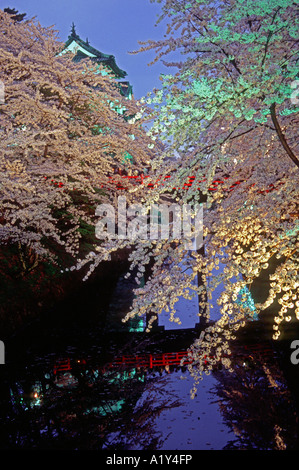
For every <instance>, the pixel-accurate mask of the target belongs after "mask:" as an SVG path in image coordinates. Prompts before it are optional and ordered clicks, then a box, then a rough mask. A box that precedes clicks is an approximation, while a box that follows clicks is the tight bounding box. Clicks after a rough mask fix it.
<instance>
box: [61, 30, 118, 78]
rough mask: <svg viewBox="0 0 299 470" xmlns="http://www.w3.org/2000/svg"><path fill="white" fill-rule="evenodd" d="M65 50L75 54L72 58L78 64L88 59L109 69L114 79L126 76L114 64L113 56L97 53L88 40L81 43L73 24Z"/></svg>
mask: <svg viewBox="0 0 299 470" xmlns="http://www.w3.org/2000/svg"><path fill="white" fill-rule="evenodd" d="M65 50H71V51H72V52H74V51H75V52H76V55H75V57H74V61H75V62H79V61H80V60H81V59H84V58H87V57H88V58H89V59H91V60H94V61H95V62H98V63H102V64H103V65H104V66H107V67H109V68H110V69H111V70H112V72H114V74H115V75H116V78H125V77H126V75H127V72H125V71H124V70H121V69H120V68H119V67H118V65H117V64H116V62H115V57H114V55H112V54H103V52H100V51H98V50H97V49H95V48H94V47H92V46H91V45H90V44H89V42H88V39H86V41H83V39H81V38H80V36H79V35H78V34H77V33H76V30H75V25H74V23H73V24H72V29H71V34H70V35H69V37H68V40H67V41H66V43H65V46H64V51H65Z"/></svg>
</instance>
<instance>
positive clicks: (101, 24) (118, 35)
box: [0, 0, 170, 99]
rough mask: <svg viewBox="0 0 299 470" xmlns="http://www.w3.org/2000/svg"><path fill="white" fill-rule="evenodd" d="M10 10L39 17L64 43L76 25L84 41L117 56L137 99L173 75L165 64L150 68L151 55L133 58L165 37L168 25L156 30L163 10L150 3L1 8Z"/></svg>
mask: <svg viewBox="0 0 299 470" xmlns="http://www.w3.org/2000/svg"><path fill="white" fill-rule="evenodd" d="M6 7H10V8H15V9H16V10H18V11H19V12H20V13H27V17H26V18H32V17H33V16H35V17H36V19H37V20H38V21H39V22H40V23H41V25H42V26H51V25H53V26H54V27H55V29H56V30H57V31H58V32H59V38H60V40H62V41H66V40H67V38H68V35H69V34H70V30H71V25H72V22H74V23H75V26H76V32H77V34H78V35H79V36H80V37H81V38H82V39H83V40H86V38H88V40H89V42H90V44H91V46H93V47H95V48H96V49H98V50H100V51H101V52H103V53H105V54H113V55H114V56H115V58H116V63H117V64H118V66H119V67H120V68H121V69H123V70H125V71H126V72H127V74H128V75H127V77H126V79H127V80H129V81H130V83H131V85H133V93H134V97H135V98H136V99H139V98H141V96H144V95H145V94H146V93H147V92H148V91H150V90H152V89H153V88H154V87H159V84H160V83H161V82H160V80H159V78H158V77H159V75H160V73H169V72H170V69H169V68H166V67H164V66H163V65H162V64H161V63H159V64H155V65H153V66H150V67H149V66H148V63H149V62H150V61H151V60H152V59H153V57H154V53H153V52H151V51H150V52H146V53H140V54H137V55H130V54H129V52H131V51H134V50H137V49H138V48H139V45H138V41H139V40H140V41H146V40H148V39H162V38H163V36H164V34H165V31H166V23H165V21H164V22H163V23H162V24H159V26H157V27H156V26H155V23H156V20H157V17H158V14H159V12H160V11H161V6H160V5H159V4H156V3H150V0H84V1H83V0H50V1H41V0H0V8H1V9H2V10H3V9H4V8H6Z"/></svg>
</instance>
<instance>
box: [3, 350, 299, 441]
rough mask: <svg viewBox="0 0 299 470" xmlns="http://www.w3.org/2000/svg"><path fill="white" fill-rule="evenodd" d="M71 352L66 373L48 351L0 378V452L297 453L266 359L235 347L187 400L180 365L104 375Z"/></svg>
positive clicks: (286, 398) (287, 409)
mask: <svg viewBox="0 0 299 470" xmlns="http://www.w3.org/2000/svg"><path fill="white" fill-rule="evenodd" d="M81 352H82V351H81ZM75 353H78V351H74V354H73V355H70V356H69V357H68V358H66V359H67V361H65V362H64V364H67V363H69V364H70V366H71V368H70V369H69V370H67V368H66V367H65V368H63V367H61V368H60V369H59V368H58V369H57V368H55V364H57V359H58V358H55V357H54V356H53V354H48V355H45V356H43V357H42V356H39V357H36V358H35V360H33V361H32V363H31V364H29V363H27V364H26V367H24V368H22V369H20V370H19V371H18V372H17V373H16V374H14V376H10V377H6V378H5V380H2V383H1V403H0V409H1V421H2V424H1V428H2V431H3V433H2V434H3V436H4V437H3V438H2V441H1V448H2V449H12V448H16V449H97V450H100V449H111V450H112V449H113V450H117V449H129V450H133V449H166V450H169V449H170V450H172V449H177V450H188V449H189V450H191V449H197V450H198V449H199V450H202V449H261V450H262V449H270V450H273V449H292V448H294V447H295V446H296V441H297V437H298V436H297V423H296V411H295V408H294V404H293V402H292V397H291V395H290V393H289V391H288V388H287V386H286V383H285V381H284V377H283V375H282V373H281V371H280V369H279V367H278V365H277V362H276V360H275V358H273V357H272V358H268V359H267V358H265V357H260V358H259V359H258V356H257V355H255V356H253V355H251V354H249V355H248V356H247V358H246V359H244V356H242V355H240V354H239V351H238V350H235V351H234V358H235V360H234V371H233V372H232V373H230V372H228V371H227V370H225V369H223V370H219V369H215V370H213V372H212V374H211V375H209V376H204V378H203V381H202V382H201V383H200V385H199V388H198V393H197V395H196V397H195V398H194V399H193V400H191V399H190V397H189V392H190V389H191V387H192V377H190V375H189V372H188V371H187V370H186V368H181V367H178V366H172V367H164V368H161V367H159V368H153V369H150V368H145V367H144V368H132V369H130V368H128V369H121V368H120V369H110V370H107V369H106V368H103V367H101V366H99V364H98V363H97V361H96V360H95V358H94V357H89V358H88V359H87V360H85V359H82V357H78V356H77V355H76V354H75ZM86 357H87V356H86ZM68 361H69V362H68ZM59 364H60V366H61V364H63V362H60V363H59Z"/></svg>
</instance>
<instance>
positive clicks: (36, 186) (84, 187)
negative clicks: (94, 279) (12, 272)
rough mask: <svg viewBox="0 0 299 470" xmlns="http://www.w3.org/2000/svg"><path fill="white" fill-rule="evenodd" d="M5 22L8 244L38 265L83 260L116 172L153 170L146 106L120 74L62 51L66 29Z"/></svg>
mask: <svg viewBox="0 0 299 470" xmlns="http://www.w3.org/2000/svg"><path fill="white" fill-rule="evenodd" d="M0 25H1V39H0V41H1V43H0V67H1V84H2V89H3V92H4V97H3V100H2V102H1V105H0V129H1V131H0V138H1V150H0V168H1V171H0V194H1V205H0V243H1V244H2V245H3V244H10V245H12V244H13V245H17V246H19V247H20V256H21V261H22V263H23V265H24V269H25V268H26V259H27V260H29V258H30V259H31V261H30V263H29V265H30V269H33V268H34V267H35V266H36V262H37V261H38V260H37V258H38V257H39V258H40V257H42V258H43V257H51V259H52V260H54V259H55V256H54V255H55V251H56V249H57V247H60V248H62V249H63V251H64V252H65V253H67V254H69V255H70V256H71V257H73V258H75V257H76V256H78V253H79V251H80V243H81V241H82V234H84V230H87V229H88V227H89V228H90V227H91V229H94V225H95V222H94V220H95V207H96V205H97V204H98V203H99V202H105V201H106V202H107V201H109V202H113V201H114V199H115V197H116V193H117V191H116V189H115V186H114V185H112V184H111V175H113V174H114V172H115V170H116V169H124V168H125V169H126V171H132V172H134V171H135V170H136V169H139V168H142V167H144V165H146V162H147V161H148V160H149V159H150V158H151V154H152V151H151V150H150V149H149V147H148V144H149V142H150V140H149V137H147V136H146V134H145V132H144V130H143V129H142V126H141V121H140V120H138V119H135V121H133V120H132V119H131V118H132V116H136V115H137V116H138V112H139V108H140V106H138V105H137V103H136V102H135V101H134V100H128V99H126V98H124V97H123V96H121V94H120V93H119V89H118V86H117V82H116V80H115V77H114V76H113V74H112V73H108V74H107V72H105V73H102V70H103V67H102V65H100V64H95V63H93V62H91V61H89V60H84V61H81V62H80V63H75V62H74V61H73V60H72V59H73V55H72V54H71V53H67V54H61V51H62V50H63V43H61V42H60V41H59V40H58V38H57V32H56V31H55V30H53V28H44V27H42V26H41V25H40V24H39V23H38V22H37V21H35V20H34V19H31V20H27V21H22V22H19V21H14V17H13V16H12V15H10V14H8V13H7V12H3V11H1V12H0ZM117 109H121V110H122V113H119V112H117ZM133 136H134V138H133ZM128 154H130V156H131V157H132V158H131V160H126V158H125V156H126V155H128ZM117 178H119V179H120V178H121V177H120V176H118V175H117V174H116V175H115V176H114V180H117ZM27 268H28V266H27Z"/></svg>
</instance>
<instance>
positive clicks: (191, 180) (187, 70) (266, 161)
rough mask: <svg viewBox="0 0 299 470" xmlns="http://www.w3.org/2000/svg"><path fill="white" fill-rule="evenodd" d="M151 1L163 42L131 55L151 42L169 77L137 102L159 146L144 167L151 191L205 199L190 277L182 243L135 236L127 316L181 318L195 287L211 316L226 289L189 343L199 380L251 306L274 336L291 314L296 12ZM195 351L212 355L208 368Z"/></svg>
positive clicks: (295, 311)
mask: <svg viewBox="0 0 299 470" xmlns="http://www.w3.org/2000/svg"><path fill="white" fill-rule="evenodd" d="M152 1H154V0H152ZM158 3H161V6H162V14H161V17H160V18H159V20H158V21H159V22H161V21H167V22H168V24H167V31H166V34H165V36H164V39H161V40H160V41H148V42H146V43H141V47H140V49H139V51H136V53H137V52H146V51H149V50H154V51H155V52H156V59H155V60H154V62H155V61H158V60H164V63H165V64H166V65H169V66H177V73H175V74H169V75H164V76H163V77H162V85H161V89H159V90H154V91H153V92H152V93H149V95H148V96H147V98H146V99H145V100H144V101H145V102H147V104H149V105H151V106H152V112H151V115H150V117H151V118H152V119H153V120H154V124H153V126H152V127H151V130H150V132H149V134H150V135H151V137H152V140H153V145H154V144H155V143H156V142H157V141H158V139H160V140H162V142H163V144H164V146H165V151H164V152H163V154H161V155H159V156H158V157H157V158H156V159H155V160H154V161H153V162H152V168H153V169H154V170H155V176H156V178H157V180H159V181H165V180H166V177H168V179H167V182H168V184H167V185H164V186H162V185H156V188H154V190H153V192H152V193H151V194H152V195H153V194H155V196H154V197H156V198H162V196H164V197H165V195H167V194H168V195H169V194H170V195H171V197H172V198H173V200H175V201H177V202H179V203H193V204H194V203H195V202H200V201H204V200H206V203H205V209H204V253H203V252H202V250H201V251H198V252H196V251H195V252H193V253H192V256H191V261H190V260H189V264H190V263H191V267H192V272H193V275H190V272H188V271H187V272H186V266H184V260H185V258H186V250H185V247H184V244H183V243H182V241H181V240H177V241H176V243H173V241H172V240H166V241H165V240H159V241H158V242H155V241H153V242H148V243H144V242H143V243H140V244H139V247H138V248H137V250H136V251H135V253H134V255H133V258H134V260H137V259H139V260H142V261H141V264H144V263H147V262H149V260H150V259H151V260H154V267H153V270H152V276H151V277H150V279H149V280H148V282H147V283H146V285H145V286H144V287H142V288H140V289H139V290H138V292H137V293H138V295H137V296H136V301H135V304H134V305H133V307H132V310H131V312H130V313H129V314H128V315H127V318H129V317H131V316H134V315H140V314H147V313H148V312H151V313H152V314H154V315H159V313H161V311H162V310H168V311H169V312H170V318H171V319H172V320H174V321H179V319H178V318H176V315H175V314H176V311H175V304H176V302H177V301H178V298H179V296H186V297H187V298H188V297H189V296H190V292H191V294H192V291H193V292H196V293H198V294H199V295H200V296H201V297H200V298H201V302H200V307H201V308H202V311H204V312H205V315H206V316H207V318H208V319H209V315H210V312H212V308H213V307H214V308H215V305H213V303H212V302H211V299H212V297H213V295H212V294H213V291H214V290H215V289H216V287H217V286H218V285H223V292H222V294H221V295H220V296H219V297H218V299H217V300H216V304H218V306H219V308H220V314H221V316H220V319H219V320H217V321H216V322H214V323H212V324H211V325H210V326H208V328H206V330H205V332H204V334H202V335H201V337H200V338H199V339H198V341H196V342H195V344H194V345H193V346H192V347H191V349H190V354H191V355H192V356H193V358H194V364H195V365H193V366H192V373H193V374H194V376H195V378H196V381H197V380H198V379H199V378H200V377H201V374H202V372H203V370H206V369H211V368H212V367H213V366H214V364H215V362H217V361H219V360H222V361H223V363H224V364H225V365H226V366H227V367H230V361H229V359H227V358H224V355H223V353H229V341H230V340H231V339H234V338H235V337H236V333H237V331H238V330H240V328H241V327H242V326H244V325H246V324H247V322H248V321H249V320H251V319H252V317H253V312H254V314H255V315H259V318H260V319H262V318H263V316H265V315H267V313H268V314H270V315H271V317H272V322H273V329H274V331H273V339H278V338H279V335H280V333H281V324H283V323H284V322H290V321H291V322H292V321H296V319H297V320H298V319H299V299H298V287H299V277H298V276H299V275H298V229H299V226H298V200H299V198H298V191H299V184H298V182H299V173H298V171H299V159H298V132H297V126H298V114H297V113H298V99H297V92H296V84H297V85H298V81H297V80H296V79H298V17H297V16H296V2H293V1H291V0H275V1H272V2H269V1H263V0H262V1H260V2H256V1H253V0H248V1H246V2H244V1H243V0H228V1H221V0H220V1H217V2H215V1H209V0H208V1H206V0H204V1H203V0H192V1H187V0H182V1H179V0H158ZM172 53H173V54H174V56H175V57H174V59H173V58H172V55H171V54H172ZM179 53H181V55H180V57H179V59H178V54H179ZM168 56H169V59H168V61H167V62H166V58H167V57H168ZM148 197H149V198H151V197H152V196H148ZM166 264H167V267H166ZM221 265H222V268H223V269H220V266H221ZM142 269H144V267H143V268H142ZM217 271H218V272H217ZM197 274H200V275H201V276H202V279H203V284H202V285H199V286H196V285H195V284H194V283H193V280H194V278H195V276H196V275H197ZM262 278H263V279H265V280H266V282H265V283H263V284H262V292H261V293H260V295H256V296H255V294H254V292H255V288H256V286H259V284H260V282H261V279H262ZM207 284H208V291H207V292H205V286H206V285H207ZM250 291H252V294H253V297H254V296H255V298H254V300H255V305H254V310H253V309H252V308H251V307H252V306H251V305H250V304H249V303H248V296H249V295H250V293H251V292H250ZM206 295H207V298H206ZM214 303H215V302H214ZM216 306H217V305H216ZM204 353H205V354H207V355H208V356H210V357H211V356H213V359H212V360H211V364H210V365H209V367H208V368H207V367H206V366H204V363H203V355H204ZM196 381H195V382H196Z"/></svg>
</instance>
